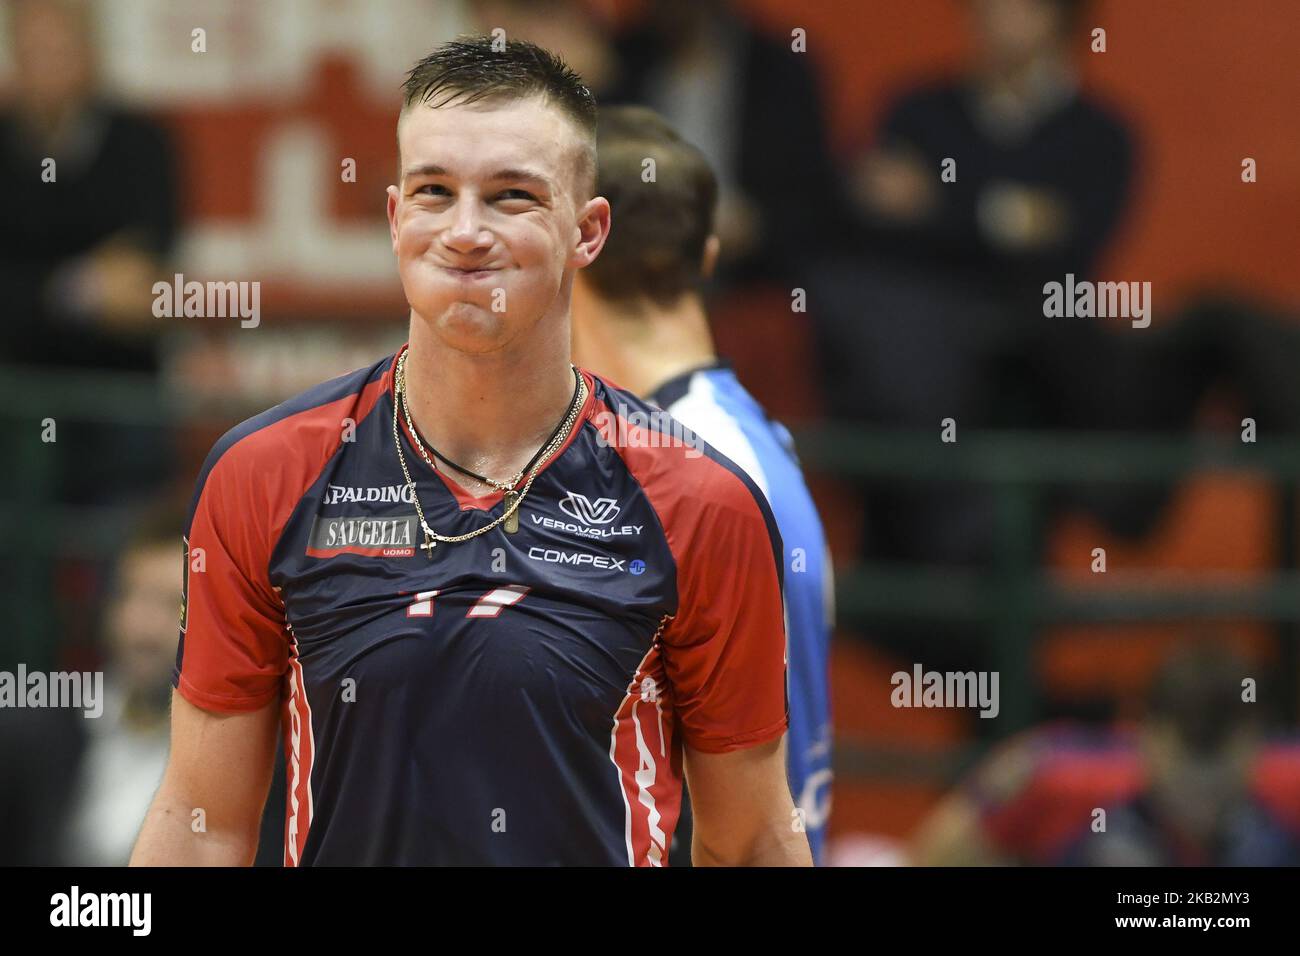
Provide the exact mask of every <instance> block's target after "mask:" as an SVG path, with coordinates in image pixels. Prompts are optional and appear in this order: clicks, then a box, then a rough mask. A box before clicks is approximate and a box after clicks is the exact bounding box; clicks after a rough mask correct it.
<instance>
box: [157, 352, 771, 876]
mask: <svg viewBox="0 0 1300 956" xmlns="http://www.w3.org/2000/svg"><path fill="white" fill-rule="evenodd" d="M398 354H399V355H400V354H401V353H400V352H399V353H398ZM395 359H396V356H389V357H387V358H385V359H384V360H383V361H381V362H379V363H377V364H376V365H374V366H372V367H370V368H367V369H362V370H359V371H357V372H355V373H352V374H350V375H346V376H344V377H342V378H339V379H336V380H334V381H331V382H328V383H325V384H323V385H320V386H317V387H316V388H314V389H311V390H310V391H308V392H306V393H304V394H302V395H300V396H298V397H296V398H293V399H291V400H289V401H287V402H285V403H284V404H282V405H279V406H277V407H276V408H273V409H271V410H270V411H267V412H265V413H263V414H261V415H259V416H257V417H255V418H252V419H250V420H249V421H247V422H244V423H243V424H241V425H239V426H238V427H236V428H234V429H232V430H231V431H230V432H229V433H227V434H226V435H225V436H224V437H223V438H222V439H221V440H220V441H219V442H218V443H217V445H216V446H215V447H214V448H213V450H212V452H211V454H210V455H209V456H208V459H207V461H206V462H205V463H204V466H203V470H202V473H201V475H200V477H199V481H198V486H197V489H196V491H195V495H194V500H193V503H192V505H191V514H190V519H189V524H188V528H187V531H186V549H187V557H186V581H185V610H184V612H183V615H182V630H181V636H180V646H179V648H178V650H177V661H176V671H175V674H174V677H173V683H174V684H175V686H176V688H177V691H178V692H179V693H180V694H181V695H182V696H184V697H185V698H186V699H187V700H189V701H190V702H192V703H193V704H195V705H197V706H199V707H201V708H204V709H206V710H210V711H217V712H222V713H238V712H247V711H252V710H256V709H258V708H261V707H264V706H266V705H267V704H268V703H270V702H271V701H277V700H278V701H279V702H280V706H281V714H282V728H283V736H284V748H285V759H286V774H287V787H288V794H287V801H286V803H287V806H286V823H285V857H284V859H285V863H286V864H287V865H303V864H326V865H328V864H489V865H490V864H523V865H528V864H537V865H549V864H605V865H622V866H627V865H634V866H655V865H663V864H664V863H666V862H667V847H668V845H669V841H670V840H671V838H672V833H673V828H674V826H675V825H676V822H677V817H678V811H679V806H680V799H681V790H682V748H683V745H687V746H689V747H691V748H692V749H694V750H697V751H701V752H707V753H724V752H728V751H733V750H737V749H741V748H746V747H751V746H755V745H758V744H761V743H764V742H768V741H771V740H774V739H776V738H778V737H780V736H781V735H782V734H783V733H784V732H785V730H786V727H787V723H788V705H787V693H786V676H785V633H784V626H783V604H782V560H781V555H782V543H781V539H780V534H779V532H778V531H777V527H776V523H775V521H774V520H773V517H772V514H771V512H770V510H769V508H768V505H767V503H766V500H765V499H764V497H763V494H762V493H761V492H760V491H759V489H758V488H757V487H756V486H755V485H754V484H753V482H752V481H751V480H750V478H749V477H748V476H747V475H746V474H745V472H744V471H742V470H741V469H740V468H739V467H737V466H736V465H735V464H734V463H732V462H731V461H730V460H729V459H727V458H726V457H724V456H723V455H721V454H719V453H718V452H716V451H715V450H714V449H712V448H711V447H709V446H708V445H707V444H705V443H703V442H702V441H700V440H699V439H696V438H694V436H692V435H690V434H689V433H685V437H683V433H682V432H681V430H680V429H679V428H677V427H676V426H675V424H674V423H673V422H672V420H671V419H670V418H669V417H668V416H667V415H666V413H664V412H663V411H661V410H660V409H658V408H655V407H653V406H650V405H647V404H645V403H644V402H642V401H641V400H639V399H637V398H636V397H635V396H633V395H632V394H630V393H628V392H626V391H623V390H621V389H619V388H617V387H615V386H613V385H611V384H609V383H606V382H604V381H602V380H601V379H599V378H597V377H596V376H594V375H592V374H591V373H589V372H587V371H585V370H582V371H581V374H582V375H583V376H584V378H585V379H586V382H587V385H588V389H589V395H588V398H587V400H586V403H585V404H584V406H583V408H582V409H581V411H580V413H579V415H578V419H577V424H576V425H575V427H574V428H573V430H572V432H571V433H570V436H569V438H568V439H567V440H566V441H565V443H564V445H563V446H561V448H560V450H559V451H558V452H557V453H556V455H555V456H553V457H552V458H551V459H550V460H549V462H548V463H546V464H545V465H544V466H543V468H542V469H541V470H540V472H539V473H538V474H537V477H536V479H535V481H534V482H533V485H532V488H531V490H530V491H529V492H528V494H527V496H526V497H525V499H524V501H523V504H522V506H521V508H520V510H519V512H518V518H519V524H518V530H517V531H515V532H514V533H508V532H507V531H506V530H505V526H504V525H499V526H498V527H496V528H494V529H493V530H492V531H489V532H487V533H486V534H482V535H479V536H478V537H475V538H471V539H469V540H467V541H463V542H459V543H454V544H453V543H439V544H438V545H437V546H436V547H435V548H433V549H432V551H428V550H425V549H422V548H421V547H420V545H421V544H423V541H424V536H423V534H422V533H421V530H420V527H419V522H418V519H417V516H416V511H415V507H414V504H413V503H412V498H411V494H412V491H411V489H410V488H409V487H408V486H407V485H406V483H405V479H404V478H403V476H402V472H401V467H400V464H399V462H398V458H397V452H396V448H395V447H394V438H393V390H392V386H393V368H394V361H395ZM399 433H400V435H401V441H402V442H403V447H404V451H405V455H406V459H407V463H408V467H409V468H410V469H411V475H412V479H413V480H414V483H415V493H417V494H418V495H419V501H420V504H421V506H422V507H423V508H424V512H425V515H426V517H427V519H428V522H429V524H430V525H431V526H432V528H433V529H434V530H435V531H436V532H438V533H439V534H442V535H457V534H464V533H467V532H470V531H473V530H475V529H476V528H479V527H482V526H483V525H485V524H487V523H489V522H490V521H492V520H493V519H494V518H496V517H497V516H499V515H500V514H501V513H502V509H503V507H504V502H503V497H502V494H501V493H500V492H495V493H493V494H492V495H488V496H484V497H473V496H471V495H470V494H469V493H467V492H466V491H465V490H464V489H462V488H460V487H459V486H458V485H456V484H455V483H454V481H452V480H451V479H449V478H447V477H445V476H444V474H443V473H442V472H440V471H435V470H433V469H432V468H429V467H428V465H427V464H426V463H425V462H424V461H423V460H422V459H421V458H420V456H419V454H418V452H417V451H416V449H415V447H414V446H413V445H412V443H411V436H410V435H409V434H408V433H407V431H406V426H405V422H404V421H402V422H401V423H400V425H399Z"/></svg>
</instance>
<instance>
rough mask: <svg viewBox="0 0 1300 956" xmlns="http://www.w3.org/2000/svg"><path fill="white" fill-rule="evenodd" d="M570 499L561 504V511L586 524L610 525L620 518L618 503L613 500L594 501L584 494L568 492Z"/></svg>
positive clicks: (599, 499) (601, 499)
mask: <svg viewBox="0 0 1300 956" xmlns="http://www.w3.org/2000/svg"><path fill="white" fill-rule="evenodd" d="M565 490H566V492H567V493H568V495H569V497H567V498H565V499H564V500H563V501H561V502H560V510H561V511H563V512H564V513H565V514H566V515H568V516H569V517H570V518H577V519H578V520H579V521H581V522H583V523H584V524H609V523H610V522H611V521H613V520H614V519H615V518H617V517H618V513H619V510H620V509H619V507H618V502H617V501H616V500H615V499H613V498H597V499H596V500H595V501H592V500H591V499H590V498H588V497H587V496H586V495H584V494H579V493H578V492H576V491H568V489H565Z"/></svg>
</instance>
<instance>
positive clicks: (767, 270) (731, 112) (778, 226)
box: [595, 0, 846, 286]
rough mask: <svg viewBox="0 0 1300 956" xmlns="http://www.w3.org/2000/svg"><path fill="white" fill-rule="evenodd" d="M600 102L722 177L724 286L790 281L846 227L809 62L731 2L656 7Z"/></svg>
mask: <svg viewBox="0 0 1300 956" xmlns="http://www.w3.org/2000/svg"><path fill="white" fill-rule="evenodd" d="M615 50H616V53H617V57H616V59H615V64H616V67H617V70H618V73H617V75H616V77H615V78H614V79H613V80H612V81H611V83H610V84H609V86H607V87H597V88H596V89H595V92H596V95H597V97H598V98H599V99H600V101H601V102H602V103H610V104H614V103H635V104H639V105H643V106H649V107H651V108H652V109H654V110H655V111H656V112H658V113H659V114H660V115H661V116H663V117H664V118H665V119H666V120H667V121H668V122H669V123H670V124H671V125H672V126H673V128H674V129H676V130H678V131H679V132H680V133H681V135H682V137H683V138H684V139H686V140H687V141H688V142H691V143H694V144H696V145H697V146H698V147H699V149H700V150H701V152H703V153H704V155H705V157H706V158H707V159H708V160H709V164H710V165H711V166H712V167H713V168H714V169H715V170H716V171H717V173H718V180H719V190H720V191H719V197H718V217H717V233H718V237H719V239H720V240H721V252H720V256H719V265H718V272H719V279H720V281H721V283H722V284H723V285H724V286H725V285H726V284H727V283H728V282H730V281H733V280H744V279H760V278H763V279H777V280H781V279H793V278H794V277H796V276H798V275H801V274H802V268H803V265H804V264H805V263H807V262H809V261H811V260H813V259H815V258H816V257H817V255H818V254H819V250H820V249H821V248H822V247H823V246H824V245H828V244H831V243H833V242H835V241H836V240H838V239H839V238H840V234H841V232H842V230H843V228H844V227H845V226H846V223H845V220H844V216H843V213H842V210H843V208H844V207H843V203H841V202H840V201H839V196H838V194H837V192H836V183H837V177H836V175H835V167H834V164H833V162H832V160H831V156H830V153H829V146H828V138H827V131H826V128H825V122H824V112H825V111H824V109H823V106H822V96H821V92H820V90H819V88H818V77H817V72H816V68H815V66H814V62H813V58H812V55H811V54H809V53H797V52H794V51H793V50H792V49H791V47H790V40H789V38H785V39H781V38H775V37H769V36H767V35H766V34H764V33H762V32H760V31H759V30H758V29H756V28H755V27H753V26H752V25H750V24H749V23H747V22H746V21H745V20H744V19H742V18H741V17H740V16H739V15H737V14H736V13H735V12H733V11H732V9H731V8H730V6H729V5H728V3H727V2H726V0H659V2H656V3H654V4H650V5H649V12H648V14H647V15H646V16H645V17H644V18H643V19H642V20H640V21H639V22H637V23H635V24H634V25H633V26H632V27H631V28H630V29H628V30H626V31H624V32H622V33H621V34H620V35H619V36H617V37H616V38H615Z"/></svg>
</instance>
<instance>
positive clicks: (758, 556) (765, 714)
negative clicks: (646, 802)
mask: <svg viewBox="0 0 1300 956" xmlns="http://www.w3.org/2000/svg"><path fill="white" fill-rule="evenodd" d="M695 468H698V469H699V471H700V472H701V474H697V475H692V474H691V472H692V471H693V470H694V469H695ZM678 477H679V478H680V479H682V480H684V481H686V482H690V481H691V480H692V479H695V480H703V482H704V487H702V488H697V489H694V491H693V493H690V494H689V495H688V496H687V498H686V499H685V500H684V501H683V502H682V505H683V506H682V507H680V508H679V509H678V510H677V514H676V515H675V516H674V518H675V520H674V524H673V526H672V527H670V528H668V529H667V530H668V537H669V544H670V545H671V547H672V550H673V553H674V555H675V557H676V558H677V564H678V567H677V588H678V612H677V615H676V616H675V617H674V619H673V620H672V622H671V623H670V624H669V626H668V627H667V628H666V629H665V631H664V634H663V642H664V666H665V668H666V672H667V675H668V679H669V681H670V682H671V684H672V687H673V695H674V707H675V710H676V713H677V719H678V723H679V726H680V727H681V731H682V736H683V739H684V740H685V742H686V743H687V744H689V745H690V746H691V747H692V748H693V749H695V750H700V751H704V752H707V753H725V752H727V751H731V750H739V749H742V748H745V747H752V746H755V745H756V744H761V743H765V742H767V741H769V740H773V739H775V738H777V737H780V736H781V735H782V734H783V733H785V730H786V727H787V725H788V719H789V708H788V699H787V694H786V645H785V640H786V638H785V608H784V603H783V601H782V596H781V565H780V560H781V559H780V555H781V553H782V550H781V549H782V546H781V539H780V535H779V533H778V532H777V531H776V524H775V522H774V521H772V520H771V516H770V512H767V503H766V501H764V500H763V498H762V493H761V492H759V491H758V489H757V488H756V487H753V486H752V483H750V482H748V481H747V480H742V479H741V478H740V477H739V476H737V475H736V474H734V473H732V472H730V471H729V470H728V469H727V468H725V467H724V466H722V465H719V464H718V463H717V462H715V461H712V460H710V459H707V458H702V459H700V460H699V463H698V464H697V465H695V466H693V467H687V468H684V469H682V470H681V471H679V472H678Z"/></svg>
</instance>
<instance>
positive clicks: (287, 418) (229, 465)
mask: <svg viewBox="0 0 1300 956" xmlns="http://www.w3.org/2000/svg"><path fill="white" fill-rule="evenodd" d="M392 361H393V356H391V355H388V356H385V357H384V358H383V359H381V360H379V361H377V362H375V363H373V364H372V365H368V366H366V367H364V368H359V369H356V370H354V371H352V372H348V373H347V374H345V375H340V376H338V377H337V378H332V379H330V380H329V381H327V382H322V383H320V384H319V385H314V386H312V387H311V388H309V389H306V390H305V391H302V392H299V393H298V394H297V395H294V396H293V397H291V398H288V399H286V400H285V401H283V402H281V403H280V404H278V405H276V406H274V407H272V408H268V409H267V410H266V411H264V412H261V413H259V414H257V415H254V416H252V417H251V418H247V419H245V420H244V421H242V422H240V423H239V424H238V425H236V426H235V427H233V428H231V429H230V430H229V431H227V432H226V433H225V434H224V435H222V436H221V438H220V439H218V440H217V442H216V444H215V445H213V446H212V450H211V451H210V452H209V453H208V457H207V460H206V461H205V462H204V463H203V469H202V471H201V472H200V475H199V482H198V484H199V488H200V489H201V488H202V487H203V485H204V484H205V482H206V481H207V480H208V478H209V476H210V475H211V473H212V472H213V470H214V469H217V468H218V467H219V468H220V469H221V470H222V472H239V473H243V474H253V475H259V474H260V475H267V474H269V473H278V472H281V471H283V470H284V468H285V467H286V465H293V466H297V467H303V466H308V467H310V465H311V464H320V465H323V464H324V462H325V460H326V459H327V458H328V457H329V455H331V454H333V451H334V450H336V449H337V448H338V446H339V444H340V443H342V442H343V441H344V440H345V438H346V436H347V434H348V430H349V428H353V429H355V427H356V426H357V425H358V424H359V423H360V420H361V418H362V417H364V415H365V414H366V413H367V412H368V411H369V410H370V409H371V408H372V407H373V406H374V404H375V402H376V401H377V400H378V398H379V396H380V394H381V393H382V391H383V388H384V386H385V385H386V381H387V380H386V374H387V372H388V370H389V368H390V367H391V365H392ZM317 459H319V461H317Z"/></svg>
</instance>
